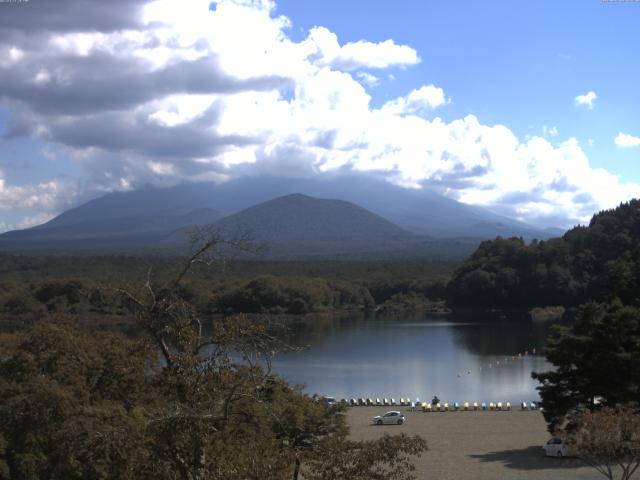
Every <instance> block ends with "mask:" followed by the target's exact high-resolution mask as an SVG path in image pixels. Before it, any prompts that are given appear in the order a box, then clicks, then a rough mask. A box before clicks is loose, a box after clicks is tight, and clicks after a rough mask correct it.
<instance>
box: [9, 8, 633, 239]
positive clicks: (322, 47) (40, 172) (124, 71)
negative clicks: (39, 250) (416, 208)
mask: <svg viewBox="0 0 640 480" xmlns="http://www.w3.org/2000/svg"><path fill="white" fill-rule="evenodd" d="M59 12H66V14H65V15H58V13H59ZM281 16H284V17H286V18H283V17H281ZM639 24H640V3H638V2H609V1H597V0H588V1H587V0H581V1H573V0H571V1H562V2H557V1H555V2H553V1H547V0H543V1H536V2H524V1H497V0H496V1H490V2H489V1H487V2H477V1H455V2H454V1H452V2H444V1H442V2H440V1H439V2H432V1H408V0H399V1H396V2H381V1H375V0H369V1H364V0H350V1H348V2H346V1H337V0H326V1H322V2H309V1H304V2H303V1H300V0H281V1H278V2H272V1H270V0H219V1H217V2H215V3H214V4H212V5H209V2H208V1H207V0H192V1H191V2H189V3H188V4H187V3H184V2H179V1H176V0H154V1H150V0H131V1H125V0H116V2H115V3H111V4H109V3H105V2H99V1H97V0H96V1H95V2H78V1H77V0H61V1H60V2H58V3H57V4H56V5H55V6H53V5H52V4H50V3H47V2H38V1H33V2H29V3H24V4H11V3H4V4H3V3H0V134H1V135H2V138H1V139H0V231H1V230H7V229H11V228H20V227H25V226H30V225H34V224H38V223H41V222H43V221H46V220H47V219H49V218H51V217H52V216H54V215H56V214H57V213H60V212H61V211H63V210H64V209H66V208H69V207H71V206H74V205H77V204H78V203H81V202H83V201H86V200H87V199H89V198H92V197H95V196H97V195H100V194H103V193H105V192H108V191H113V190H121V189H130V188H135V187H136V186H138V185H142V184H146V183H152V184H157V185H171V184H175V183H180V182H183V181H205V180H206V181H209V180H213V181H224V180H226V179H229V178H234V177H237V176H240V175H246V174H255V173H257V172H259V173H270V174H275V175H278V174H283V175H335V174H340V172H343V171H347V172H350V173H354V172H356V173H359V174H363V175H375V176H381V177H383V178H385V179H386V180H388V181H390V182H393V183H397V184H400V185H403V186H406V187H407V188H433V189H435V190H437V191H439V192H440V193H442V194H444V195H447V196H449V197H451V198H455V199H457V200H460V201H463V202H467V203H473V204H477V205H481V206H485V207H487V208H490V209H492V210H494V211H497V212H499V213H502V214H505V215H509V216H512V217H514V218H519V219H520V220H524V221H528V222H530V223H533V224H536V225H539V226H569V225H572V224H575V223H578V222H585V221H587V220H588V218H589V217H590V215H591V214H592V213H593V212H594V211H596V210H598V209H601V208H610V207H612V206H614V205H616V204H617V203H619V202H620V201H624V200H628V199H629V198H632V197H635V196H639V195H640V168H638V164H639V162H640V108H638V107H640V91H639V89H638V88H637V87H636V84H637V82H638V78H640V63H639V62H638V61H637V58H638V57H637V45H640V29H638V28H637V25H639ZM580 96H583V97H580ZM580 98H583V99H584V100H583V101H582V103H580V102H579V101H578V99H580ZM621 134H622V135H621ZM616 139H617V142H616Z"/></svg>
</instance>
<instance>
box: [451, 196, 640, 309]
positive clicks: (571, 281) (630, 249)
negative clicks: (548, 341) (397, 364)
mask: <svg viewBox="0 0 640 480" xmlns="http://www.w3.org/2000/svg"><path fill="white" fill-rule="evenodd" d="M639 282H640V200H632V201H630V202H628V203H623V204H621V205H620V206H618V207H617V208H615V209H612V210H605V211H602V212H600V213H598V214H596V215H594V216H593V218H592V219H591V222H590V223H589V225H588V226H587V227H582V226H578V227H575V228H573V229H571V230H569V231H568V232H567V233H566V234H565V235H564V236H563V237H561V238H555V239H551V240H548V241H533V242H531V243H530V244H526V243H525V241H524V240H523V239H522V238H509V239H504V238H497V239H496V240H492V241H485V242H482V244H481V245H480V246H479V247H478V249H477V250H476V252H475V253H473V255H471V257H469V258H468V259H467V260H466V261H465V262H464V264H463V265H462V266H461V267H460V268H458V269H457V270H456V271H455V273H454V275H453V278H452V279H451V281H450V282H449V284H448V287H447V298H448V301H449V303H450V304H452V305H464V306H519V307H523V306H544V305H565V306H573V305H578V304H582V303H585V302H588V301H609V300H612V299H614V298H617V299H619V300H621V301H622V302H623V303H624V304H636V305H637V304H639V303H640V302H639V290H638V287H639Z"/></svg>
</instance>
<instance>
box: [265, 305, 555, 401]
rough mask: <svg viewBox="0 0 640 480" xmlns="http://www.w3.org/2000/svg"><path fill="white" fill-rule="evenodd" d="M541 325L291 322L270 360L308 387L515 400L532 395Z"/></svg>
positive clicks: (493, 318) (338, 393) (432, 319)
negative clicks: (289, 347) (289, 346)
mask: <svg viewBox="0 0 640 480" xmlns="http://www.w3.org/2000/svg"><path fill="white" fill-rule="evenodd" d="M547 334H548V326H547V325H545V324H541V323H537V322H533V321H531V320H529V319H528V318H526V317H525V316H524V315H513V316H510V317H506V316H504V315H502V314H494V315H486V314H474V313H467V314H451V315H447V316H437V315H429V314H426V315H422V316H417V317H413V318H406V319H398V318H369V319H366V318H364V317H362V316H360V317H351V318H339V319H321V320H317V321H305V322H301V323H299V324H297V327H296V328H295V332H294V333H293V334H292V335H291V337H290V338H289V341H290V343H293V344H295V345H297V346H304V345H307V346H308V347H307V348H305V349H304V350H302V351H299V352H293V353H286V354H280V355H278V356H276V358H275V360H274V362H273V367H274V370H275V372H276V373H278V374H280V375H281V376H283V377H284V378H286V379H287V380H289V381H290V382H291V383H295V384H304V385H305V391H307V392H308V393H318V394H321V395H332V396H334V397H336V398H351V397H373V398H374V399H375V398H376V397H380V398H383V397H393V398H395V399H396V400H397V399H398V398H399V397H410V398H411V399H413V400H415V398H416V397H420V399H421V400H422V401H430V400H431V398H432V397H433V396H434V395H437V396H438V397H439V398H440V399H441V400H442V401H443V402H449V403H453V402H454V401H458V402H460V403H463V402H465V401H469V402H474V401H477V402H479V403H480V402H482V401H486V402H487V403H489V402H490V401H494V402H498V401H502V402H506V401H510V402H511V403H512V404H517V403H520V402H522V401H532V400H537V399H538V398H539V395H538V392H537V391H536V388H535V387H536V386H537V385H538V383H537V382H536V381H534V380H533V379H532V378H531V372H532V371H544V370H547V369H549V368H550V365H549V364H548V363H547V362H546V360H545V358H544V356H542V355H541V354H542V347H543V346H544V342H545V339H546V336H547ZM534 352H535V353H534Z"/></svg>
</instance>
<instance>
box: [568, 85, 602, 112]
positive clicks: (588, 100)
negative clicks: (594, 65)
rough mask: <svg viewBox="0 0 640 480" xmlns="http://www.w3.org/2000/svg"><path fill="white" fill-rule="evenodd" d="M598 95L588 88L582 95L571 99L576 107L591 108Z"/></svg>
mask: <svg viewBox="0 0 640 480" xmlns="http://www.w3.org/2000/svg"><path fill="white" fill-rule="evenodd" d="M597 98H598V95H596V92H594V91H593V90H589V91H588V92H587V93H585V94H584V95H578V96H577V97H575V98H574V99H573V101H574V103H575V104H576V106H577V107H585V108H587V109H589V110H592V109H593V107H594V104H595V101H596V99H597Z"/></svg>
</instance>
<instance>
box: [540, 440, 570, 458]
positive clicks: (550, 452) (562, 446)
mask: <svg viewBox="0 0 640 480" xmlns="http://www.w3.org/2000/svg"><path fill="white" fill-rule="evenodd" d="M542 448H543V449H544V454H545V455H546V456H547V457H557V458H562V457H570V456H572V455H573V451H572V449H571V445H570V444H569V443H567V442H566V441H565V440H564V439H562V438H560V437H553V438H551V439H550V440H549V441H548V442H547V444H546V445H545V446H544V447H542Z"/></svg>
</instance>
